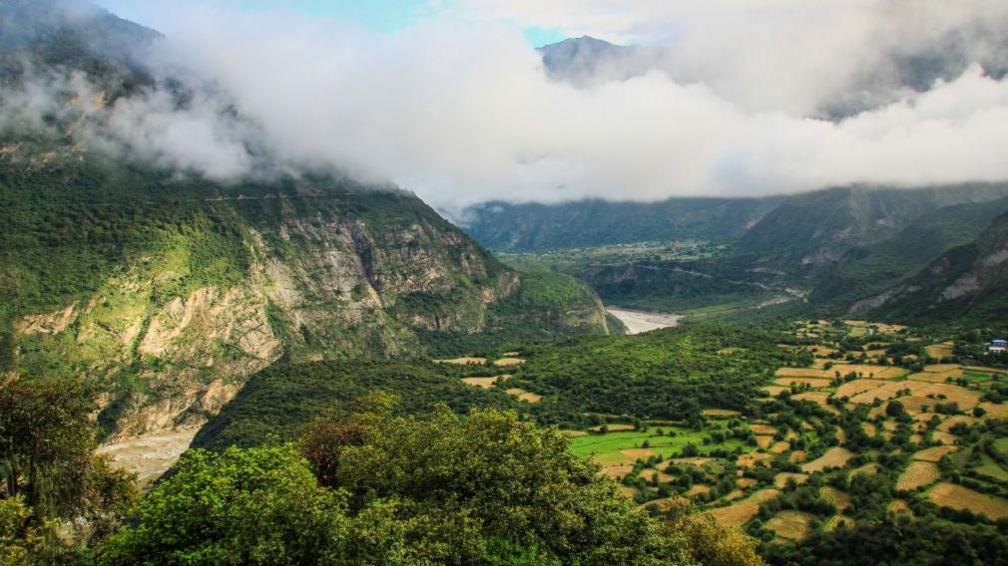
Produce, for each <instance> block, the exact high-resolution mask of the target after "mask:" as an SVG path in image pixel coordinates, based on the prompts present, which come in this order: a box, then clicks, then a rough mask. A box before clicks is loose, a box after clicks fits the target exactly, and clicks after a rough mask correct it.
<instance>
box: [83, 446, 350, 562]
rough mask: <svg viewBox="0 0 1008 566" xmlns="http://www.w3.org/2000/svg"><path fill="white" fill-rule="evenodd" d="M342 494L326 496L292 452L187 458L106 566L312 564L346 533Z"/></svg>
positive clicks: (198, 453)
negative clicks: (153, 565)
mask: <svg viewBox="0 0 1008 566" xmlns="http://www.w3.org/2000/svg"><path fill="white" fill-rule="evenodd" d="M344 510H345V501H344V498H343V497H342V496H341V494H340V493H338V492H334V491H329V490H322V489H319V487H318V482H317V481H316V479H315V476H314V475H312V473H311V470H310V469H309V468H308V465H307V462H305V461H304V459H302V458H301V457H300V456H298V454H297V452H296V451H295V450H294V449H293V448H291V447H266V448H253V449H248V450H240V449H236V448H232V449H229V450H227V451H226V452H224V453H223V454H219V455H218V454H214V453H211V452H206V451H202V450H191V451H189V452H186V453H185V454H184V455H183V456H182V458H181V459H180V460H179V463H178V464H177V466H176V467H175V468H174V474H173V475H172V477H171V478H170V479H168V480H167V481H164V482H162V483H161V484H159V485H158V486H157V487H156V488H155V489H154V490H153V491H151V493H149V494H148V495H147V497H145V498H144V500H143V501H142V502H141V503H140V505H139V508H138V510H137V514H136V519H137V525H136V526H134V527H129V528H126V529H124V530H122V531H120V532H119V533H118V534H116V535H115V536H113V537H112V538H111V539H110V541H109V545H108V548H107V549H106V551H105V552H104V553H103V556H102V561H103V562H105V563H107V564H313V563H319V562H322V561H323V559H324V558H326V556H327V553H329V552H332V551H333V550H336V549H339V548H341V543H342V542H343V541H345V540H346V537H347V532H348V530H349V525H348V520H347V518H346V516H345V514H344Z"/></svg>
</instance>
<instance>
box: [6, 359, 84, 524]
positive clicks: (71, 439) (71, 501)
mask: <svg viewBox="0 0 1008 566" xmlns="http://www.w3.org/2000/svg"><path fill="white" fill-rule="evenodd" d="M93 406H94V405H93V403H92V401H91V400H90V396H89V395H88V393H87V392H86V391H85V389H84V387H83V385H82V384H81V382H80V381H78V380H70V379H32V378H27V377H19V376H17V375H10V374H9V375H8V376H7V377H2V376H0V495H2V496H3V497H22V498H23V499H24V502H25V504H26V505H27V506H28V507H30V508H33V509H34V511H35V512H36V513H41V514H42V515H44V516H55V515H60V514H68V513H72V512H74V511H75V510H77V509H78V508H79V506H80V504H81V498H82V496H83V491H84V489H85V486H86V478H87V473H88V470H89V467H90V460H91V452H92V450H93V449H94V448H95V446H96V441H95V435H94V430H93V428H92V425H91V422H90V414H91V412H92V410H93Z"/></svg>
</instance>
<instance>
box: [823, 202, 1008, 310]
mask: <svg viewBox="0 0 1008 566" xmlns="http://www.w3.org/2000/svg"><path fill="white" fill-rule="evenodd" d="M1006 211H1008V199H1005V198H1002V199H998V200H996V201H990V202H982V203H966V204H957V205H952V206H947V207H944V208H940V209H938V210H936V211H934V212H931V213H927V214H925V215H923V216H921V217H920V218H918V219H916V220H914V222H913V223H911V224H910V225H909V226H908V227H906V228H905V229H903V230H902V231H900V232H899V233H898V234H897V235H896V236H895V237H893V238H890V239H887V240H883V241H881V242H878V243H875V244H871V245H869V246H858V247H854V248H852V249H851V250H850V251H848V252H847V253H846V254H844V256H843V257H842V258H841V259H840V260H839V261H838V262H837V263H836V264H834V265H833V266H832V267H831V268H829V269H828V270H826V271H825V272H824V273H823V274H822V275H821V276H820V277H819V278H818V281H817V283H816V286H815V288H814V290H813V292H812V294H811V296H810V297H809V300H810V301H811V302H812V303H815V304H822V305H836V307H837V308H845V307H847V306H849V305H851V304H852V303H854V302H856V301H857V300H860V299H863V298H865V297H868V296H871V295H873V294H876V293H880V292H882V291H884V290H886V289H888V288H889V287H892V286H894V285H896V284H898V283H899V282H900V281H902V280H903V279H905V278H907V277H910V276H912V275H914V274H916V273H917V272H918V271H920V270H921V269H923V268H924V267H926V266H927V265H928V264H929V263H930V262H931V261H933V260H935V259H937V258H938V257H939V256H940V255H941V254H942V253H944V252H946V251H948V250H950V249H951V248H954V247H956V246H961V245H965V244H968V243H970V242H972V241H973V240H974V239H976V238H977V237H978V236H979V235H980V233H981V232H983V230H984V228H985V227H987V226H988V225H990V223H991V221H992V220H993V219H994V218H995V217H997V216H998V215H1000V214H1002V213H1004V212H1006Z"/></svg>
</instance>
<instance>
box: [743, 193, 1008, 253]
mask: <svg viewBox="0 0 1008 566" xmlns="http://www.w3.org/2000/svg"><path fill="white" fill-rule="evenodd" d="M1006 194H1008V185H1006V184H994V185H990V184H978V185H963V186H955V187H934V188H926V189H916V190H906V189H885V188H879V189H871V188H837V189H830V190H825V191H818V192H814V193H807V194H802V195H796V196H793V197H790V198H788V199H787V200H786V201H784V202H783V203H782V204H781V206H779V207H778V208H776V209H775V210H773V211H772V212H770V213H768V214H767V215H766V216H764V217H763V218H762V219H761V220H760V221H759V222H758V223H756V224H755V225H754V226H753V227H752V228H751V229H750V230H748V231H747V232H746V233H745V235H744V236H743V237H742V238H741V239H740V241H739V246H738V249H739V251H740V252H741V253H745V254H754V255H759V256H764V257H765V262H766V263H768V264H774V265H778V266H784V265H792V266H795V265H802V266H806V267H807V268H809V269H813V268H815V267H818V266H821V265H824V264H829V263H832V262H835V261H837V260H839V259H840V258H841V257H843V254H845V253H846V252H847V251H848V250H850V249H851V248H853V247H855V246H863V245H869V244H873V243H876V242H880V241H883V240H886V239H889V238H892V237H894V236H895V235H897V234H898V233H899V232H900V231H901V230H903V229H905V228H907V227H908V226H910V225H911V224H913V223H915V222H916V221H917V220H918V219H920V218H921V217H922V216H924V215H926V214H929V213H932V212H934V211H936V210H938V209H940V208H943V207H945V206H951V205H955V204H961V203H977V202H988V201H992V200H995V199H998V198H1001V197H1003V196H1005V195H1006Z"/></svg>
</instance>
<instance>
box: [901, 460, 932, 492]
mask: <svg viewBox="0 0 1008 566" xmlns="http://www.w3.org/2000/svg"><path fill="white" fill-rule="evenodd" d="M940 477H941V473H940V472H939V471H938V466H937V465H936V464H933V463H931V462H920V461H915V462H910V465H909V466H907V469H906V471H904V472H903V474H901V475H900V477H899V481H897V482H896V489H898V490H900V491H913V490H915V489H917V488H919V487H925V486H928V485H931V484H933V483H934V482H936V481H938V478H940Z"/></svg>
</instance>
